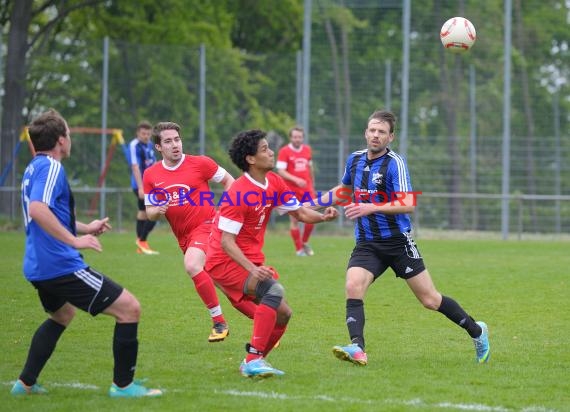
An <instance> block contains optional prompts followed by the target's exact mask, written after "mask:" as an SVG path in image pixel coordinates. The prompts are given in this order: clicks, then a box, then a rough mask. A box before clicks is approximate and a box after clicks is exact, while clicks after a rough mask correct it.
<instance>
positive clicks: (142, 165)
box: [129, 121, 158, 255]
mask: <svg viewBox="0 0 570 412" xmlns="http://www.w3.org/2000/svg"><path fill="white" fill-rule="evenodd" d="M151 136H152V125H151V124H150V123H149V122H147V121H142V122H140V123H139V124H138V125H137V136H136V137H135V138H134V139H133V140H131V141H130V143H129V157H130V159H131V187H132V189H133V193H134V194H135V196H136V198H137V208H138V210H137V226H136V228H137V240H136V242H135V243H136V245H137V253H144V254H145V255H158V252H157V251H156V250H153V249H152V248H151V247H150V246H149V244H148V241H147V238H148V235H149V234H150V232H151V231H152V229H154V226H155V225H156V221H153V220H149V219H148V217H147V215H146V206H145V204H144V190H143V179H142V176H143V173H144V171H145V170H146V169H148V168H149V167H151V166H152V165H153V164H154V163H155V162H156V154H155V152H154V143H153V142H152V141H151V139H150V138H151Z"/></svg>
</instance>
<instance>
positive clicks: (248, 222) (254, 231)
mask: <svg viewBox="0 0 570 412" xmlns="http://www.w3.org/2000/svg"><path fill="white" fill-rule="evenodd" d="M226 200H227V201H226ZM220 203H221V205H220V210H219V213H218V214H217V215H216V223H215V224H214V227H213V228H212V234H211V236H210V242H209V244H208V256H207V258H206V261H207V262H208V265H212V266H214V265H217V264H219V263H221V262H224V261H228V260H230V261H232V258H231V257H229V256H228V255H227V254H226V252H224V250H223V249H222V245H221V239H222V231H224V232H229V233H233V234H235V235H237V236H236V243H237V245H238V247H239V248H240V249H241V250H242V252H243V254H244V255H245V256H246V257H247V258H248V259H249V260H250V261H251V262H253V263H254V264H256V265H262V264H263V262H264V260H265V256H264V255H263V252H262V250H261V249H262V247H263V243H264V238H265V229H266V228H267V223H268V222H269V215H270V214H271V211H272V210H273V209H274V208H277V210H278V212H279V213H280V214H285V213H287V212H290V211H293V210H297V209H299V207H301V205H300V204H299V202H298V201H297V199H296V198H294V197H293V196H292V193H291V191H290V189H289V187H288V186H287V184H286V183H285V181H284V180H283V178H281V176H279V175H277V174H276V173H273V172H269V173H267V176H266V179H265V185H262V184H261V183H259V182H257V181H255V180H253V178H252V177H251V176H250V175H249V174H247V173H244V174H243V175H242V176H241V177H239V178H238V179H237V180H236V181H235V182H234V183H233V184H232V186H231V187H230V189H229V190H228V192H227V199H224V201H223V203H222V201H220Z"/></svg>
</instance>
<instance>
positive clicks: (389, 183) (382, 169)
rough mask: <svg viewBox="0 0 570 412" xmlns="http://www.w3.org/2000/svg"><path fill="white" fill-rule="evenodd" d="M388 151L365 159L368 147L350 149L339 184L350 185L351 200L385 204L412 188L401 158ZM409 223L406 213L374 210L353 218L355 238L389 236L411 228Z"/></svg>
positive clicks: (361, 240) (374, 238) (362, 239)
mask: <svg viewBox="0 0 570 412" xmlns="http://www.w3.org/2000/svg"><path fill="white" fill-rule="evenodd" d="M387 150H388V151H387V152H386V153H385V154H384V155H383V156H381V157H379V158H377V159H373V160H368V158H367V153H368V150H367V149H364V150H359V151H356V152H354V153H352V154H351V155H350V156H349V157H348V159H347V161H346V166H345V170H344V176H343V177H342V184H343V185H345V186H351V188H352V190H353V194H352V200H353V201H354V202H357V201H358V202H360V203H376V204H385V203H390V202H391V201H393V200H395V196H398V193H402V192H411V191H412V183H411V179H410V174H409V172H408V167H407V166H406V162H405V161H404V158H403V157H402V156H400V155H399V154H397V153H395V152H393V151H391V150H390V149H387ZM411 228H412V223H411V220H410V217H409V216H408V215H407V214H399V215H386V214H383V213H374V214H371V215H368V216H362V217H359V218H357V219H356V224H355V226H354V235H355V238H356V242H357V243H358V242H365V241H374V240H381V239H387V238H390V237H392V236H394V235H396V234H399V233H405V232H408V231H410V230H411Z"/></svg>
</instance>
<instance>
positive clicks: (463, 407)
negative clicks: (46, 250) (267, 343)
mask: <svg viewBox="0 0 570 412" xmlns="http://www.w3.org/2000/svg"><path fill="white" fill-rule="evenodd" d="M14 383H15V381H11V382H2V385H3V386H12V385H14ZM44 383H45V386H46V387H48V388H49V387H50V386H51V387H60V388H72V389H82V390H90V391H91V390H99V389H101V388H99V386H97V385H91V384H89V383H81V382H69V383H59V382H44ZM162 390H163V391H164V392H170V393H183V392H185V391H184V390H183V389H162ZM214 392H215V393H218V394H224V395H230V396H246V397H251V398H262V399H279V400H305V401H306V400H313V401H323V402H344V403H349V404H364V405H377V404H378V403H379V401H378V400H371V399H358V398H348V397H341V398H337V397H334V396H330V395H315V396H312V397H311V396H292V395H287V394H284V393H278V392H259V391H239V390H235V389H229V390H222V391H220V390H215V391H214ZM383 402H384V403H385V404H389V405H403V406H411V407H417V408H431V409H436V408H438V409H455V410H460V411H475V412H557V411H556V410H555V409H549V408H545V407H544V406H526V407H524V408H521V409H511V408H506V407H504V406H489V405H483V404H480V403H451V402H438V403H427V402H424V401H422V400H421V399H410V400H398V399H385V400H384V401H383Z"/></svg>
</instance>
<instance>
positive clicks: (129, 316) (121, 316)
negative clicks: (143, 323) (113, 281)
mask: <svg viewBox="0 0 570 412" xmlns="http://www.w3.org/2000/svg"><path fill="white" fill-rule="evenodd" d="M113 305H115V308H113V310H112V312H111V314H112V315H114V316H115V318H116V319H117V321H118V322H123V323H127V322H128V323H131V322H138V321H139V319H140V317H141V304H140V303H139V301H138V299H137V298H136V297H135V296H134V295H133V294H132V293H130V292H129V291H128V290H126V289H125V290H123V293H121V296H119V298H118V299H117V300H116V301H115V302H114V303H113ZM113 305H112V306H113Z"/></svg>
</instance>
